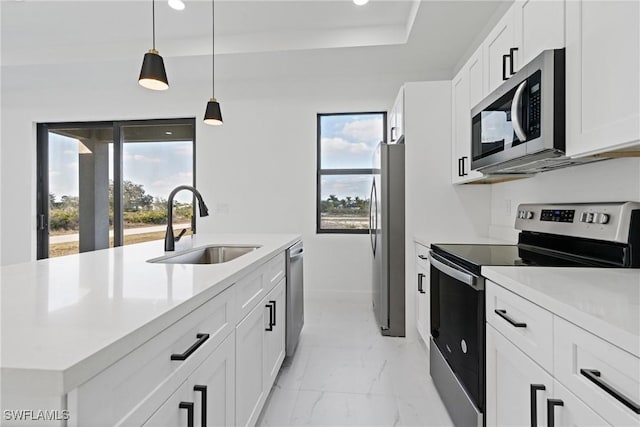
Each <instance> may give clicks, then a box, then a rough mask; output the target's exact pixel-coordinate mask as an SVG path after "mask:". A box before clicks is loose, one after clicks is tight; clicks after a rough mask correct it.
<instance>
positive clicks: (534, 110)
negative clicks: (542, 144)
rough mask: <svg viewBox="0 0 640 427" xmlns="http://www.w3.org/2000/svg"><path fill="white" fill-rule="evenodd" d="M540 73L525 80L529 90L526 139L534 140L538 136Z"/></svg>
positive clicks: (539, 121)
mask: <svg viewBox="0 0 640 427" xmlns="http://www.w3.org/2000/svg"><path fill="white" fill-rule="evenodd" d="M541 76H542V72H541V71H540V70H538V71H536V72H535V73H533V75H531V77H529V78H528V79H527V87H528V88H529V90H528V91H527V98H528V99H527V100H526V105H527V139H529V140H531V139H535V138H538V137H539V136H540V123H541V121H542V120H541V118H540V114H541V113H540V105H541V96H540V93H541V92H542V90H541V89H542V81H541Z"/></svg>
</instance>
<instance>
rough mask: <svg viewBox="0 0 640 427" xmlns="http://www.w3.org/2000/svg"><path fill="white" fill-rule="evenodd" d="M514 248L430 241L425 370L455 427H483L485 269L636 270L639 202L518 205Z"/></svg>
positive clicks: (639, 261)
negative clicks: (428, 342)
mask: <svg viewBox="0 0 640 427" xmlns="http://www.w3.org/2000/svg"><path fill="white" fill-rule="evenodd" d="M515 227H516V229H518V230H520V234H519V236H518V244H517V245H473V244H471V245H470V244H432V245H431V251H430V253H429V260H430V263H431V347H430V348H431V350H430V361H431V365H430V371H431V376H432V378H433V381H434V384H435V385H436V388H437V390H438V392H439V393H440V396H441V397H442V400H443V401H444V403H445V406H446V407H447V409H448V411H449V414H450V416H451V418H452V420H453V421H454V423H455V425H456V426H458V427H462V426H465V427H467V426H476V425H477V426H482V425H484V416H483V413H484V403H485V295H484V278H483V277H482V276H481V274H480V270H481V268H482V267H483V266H515V267H535V266H545V267H594V268H607V267H612V268H616V267H617V268H640V203H637V202H620V203H593V204H562V205H560V204H549V205H544V204H523V205H520V206H519V207H518V212H517V218H516V221H515Z"/></svg>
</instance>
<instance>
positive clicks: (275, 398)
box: [256, 384, 298, 427]
mask: <svg viewBox="0 0 640 427" xmlns="http://www.w3.org/2000/svg"><path fill="white" fill-rule="evenodd" d="M297 397H298V391H297V390H289V389H285V388H281V387H279V386H278V385H277V384H276V385H274V386H273V388H272V389H271V393H270V394H269V398H268V399H267V401H266V402H265V407H264V410H263V411H262V414H260V418H259V419H258V422H257V423H256V425H258V426H260V427H287V426H290V425H291V415H292V414H293V409H294V407H295V403H296V400H297Z"/></svg>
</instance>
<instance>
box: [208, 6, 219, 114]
mask: <svg viewBox="0 0 640 427" xmlns="http://www.w3.org/2000/svg"><path fill="white" fill-rule="evenodd" d="M214 1H215V0H211V92H212V95H211V99H210V100H209V102H207V109H206V110H205V112H204V123H205V124H207V125H212V126H220V125H221V124H222V112H221V111H220V103H219V102H218V100H216V97H215V95H214V93H215V84H216V78H215V71H216V62H215V56H214V50H215V49H214V47H215V43H214V38H215V31H214V25H215V10H216V9H215V5H214Z"/></svg>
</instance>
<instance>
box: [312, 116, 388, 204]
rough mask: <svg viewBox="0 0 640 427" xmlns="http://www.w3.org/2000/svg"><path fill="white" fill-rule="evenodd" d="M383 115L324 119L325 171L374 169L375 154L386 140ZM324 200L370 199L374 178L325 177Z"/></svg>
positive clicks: (323, 154)
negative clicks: (332, 197)
mask: <svg viewBox="0 0 640 427" xmlns="http://www.w3.org/2000/svg"><path fill="white" fill-rule="evenodd" d="M382 117H383V116H382V114H376V115H372V114H366V115H337V116H322V117H321V122H320V132H321V142H320V144H321V159H320V162H321V167H322V168H323V169H342V168H364V169H368V168H371V167H372V161H373V153H374V151H375V148H376V146H377V145H378V143H379V142H380V141H381V140H382V139H383V120H382ZM321 184H322V185H321V195H320V197H321V198H322V199H326V198H327V197H328V196H329V195H330V194H335V195H336V196H337V197H338V198H341V199H342V198H344V197H346V196H351V197H355V196H358V197H360V198H363V199H367V198H369V191H370V189H371V177H370V176H363V175H351V176H349V175H335V176H329V175H325V176H323V177H322V181H321Z"/></svg>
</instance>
